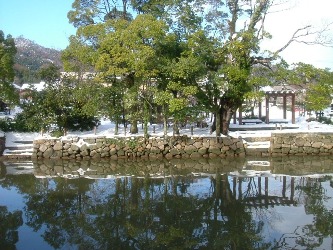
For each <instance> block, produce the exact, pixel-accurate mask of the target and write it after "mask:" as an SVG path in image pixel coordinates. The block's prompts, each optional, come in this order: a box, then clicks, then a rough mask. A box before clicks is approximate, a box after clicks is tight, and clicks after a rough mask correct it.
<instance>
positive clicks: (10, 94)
mask: <svg viewBox="0 0 333 250" xmlns="http://www.w3.org/2000/svg"><path fill="white" fill-rule="evenodd" d="M15 54H16V47H15V42H14V39H13V38H12V36H11V35H7V36H5V34H4V33H3V31H2V30H0V100H1V99H2V100H3V101H5V102H13V101H14V100H17V99H18V98H17V95H16V93H15V89H14V86H13V85H12V83H13V80H14V76H15V71H14V68H13V67H14V63H15V61H14V57H15Z"/></svg>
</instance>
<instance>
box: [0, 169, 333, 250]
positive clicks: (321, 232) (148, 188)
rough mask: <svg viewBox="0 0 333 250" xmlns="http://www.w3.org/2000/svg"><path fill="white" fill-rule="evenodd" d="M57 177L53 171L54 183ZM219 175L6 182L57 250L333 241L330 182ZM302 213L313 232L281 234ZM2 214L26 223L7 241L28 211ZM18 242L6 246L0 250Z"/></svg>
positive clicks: (301, 227)
mask: <svg viewBox="0 0 333 250" xmlns="http://www.w3.org/2000/svg"><path fill="white" fill-rule="evenodd" d="M132 164H133V163H132ZM66 167H67V165H65V166H64V169H65V168H66ZM146 167H147V166H146ZM35 168H36V169H38V168H39V166H37V167H35ZM43 168H45V165H43ZM36 169H35V171H37V170H36ZM55 169H56V167H55V166H54V165H51V166H49V168H48V169H46V170H45V171H48V172H47V173H48V174H46V175H45V177H46V176H47V175H49V176H50V172H52V171H54V170H55ZM58 169H59V168H58ZM64 169H63V170H61V171H62V173H64V172H63V171H65V170H64ZM75 169H76V170H75V171H79V172H82V171H90V170H91V169H92V167H91V166H86V167H85V168H84V167H82V166H80V168H78V167H77V168H75ZM80 169H81V170H80ZM89 169H90V170H89ZM127 169H128V168H127ZM213 169H214V171H213V172H212V171H211V170H212V168H210V171H208V172H202V171H199V172H198V174H196V173H193V172H192V170H191V169H185V170H184V169H181V170H179V168H177V166H175V167H174V168H173V167H169V168H165V169H163V171H160V172H159V174H155V175H154V176H153V177H152V176H151V173H149V171H146V170H142V171H141V175H136V176H131V175H130V174H129V173H123V174H120V173H119V169H117V170H116V171H113V172H112V171H110V172H108V173H105V176H104V177H108V178H100V179H89V178H77V177H78V176H74V175H72V177H75V178H73V179H70V178H68V176H65V175H63V176H65V177H67V178H64V177H61V176H60V177H52V178H35V177H34V176H33V175H4V178H3V179H2V180H1V182H0V185H1V188H10V187H15V188H17V190H18V193H20V194H21V195H22V196H23V197H24V207H22V211H24V220H25V224H26V225H27V226H29V227H30V228H32V229H33V231H35V232H37V231H39V232H42V235H41V237H42V238H43V239H44V241H45V242H47V244H48V245H49V246H51V247H52V248H53V249H67V248H71V249H298V248H306V249H314V248H316V247H317V248H318V247H321V246H322V245H323V242H325V241H327V238H330V237H332V228H333V225H332V221H333V213H332V206H329V205H328V204H329V202H331V201H330V200H331V198H332V187H331V186H330V182H332V178H331V176H325V177H322V178H309V177H291V176H287V175H278V176H276V175H273V176H272V175H266V172H260V171H257V172H256V174H255V175H254V176H251V177H250V176H249V175H248V174H244V173H243V172H242V171H241V168H238V170H237V171H236V172H231V171H225V168H223V167H220V166H218V165H214V168H213ZM136 171H138V170H137V169H136ZM2 172H3V171H2ZM95 174H96V173H95ZM57 175H61V174H59V173H58V174H57ZM94 176H95V177H96V175H94ZM85 177H89V176H88V175H87V176H85ZM90 177H91V176H90ZM0 194H1V189H0ZM330 204H332V202H331V203H330ZM296 207H298V208H299V207H304V216H309V215H311V216H312V217H311V219H312V218H313V223H312V224H311V223H302V222H299V224H293V226H294V228H289V229H288V230H289V231H288V232H280V231H279V230H277V229H275V228H274V227H275V226H276V225H277V224H279V223H283V220H286V218H284V217H283V213H282V212H281V211H290V212H288V213H292V211H293V208H296ZM280 208H281V209H282V208H283V209H287V210H280ZM1 211H2V212H1V216H2V217H1V218H2V221H5V220H7V221H9V220H10V219H11V218H12V217H13V216H14V214H15V216H16V217H17V218H16V219H15V220H14V221H16V222H17V223H16V224H15V223H14V224H13V223H12V224H8V225H10V226H7V228H6V227H1V229H2V230H5V231H4V232H7V234H2V235H8V232H9V231H13V230H14V231H13V232H15V230H16V231H19V230H20V226H22V212H21V211H18V212H15V213H14V212H8V211H7V210H6V209H4V210H1ZM20 212H21V213H20ZM20 216H21V217H20ZM20 218H21V219H20ZM18 241H19V239H16V240H11V239H9V238H1V242H0V246H3V245H4V244H7V243H8V242H9V244H12V245H13V246H15V244H16V243H17V242H18ZM6 242H7V243H6ZM1 244H2V245H1Z"/></svg>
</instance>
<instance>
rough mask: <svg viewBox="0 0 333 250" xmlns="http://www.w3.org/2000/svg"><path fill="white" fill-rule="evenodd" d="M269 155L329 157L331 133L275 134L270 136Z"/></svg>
mask: <svg viewBox="0 0 333 250" xmlns="http://www.w3.org/2000/svg"><path fill="white" fill-rule="evenodd" d="M270 151H271V152H270V153H271V155H272V156H283V155H331V154H333V133H329V132H312V133H309V132H298V133H283V132H275V133H272V135H271V146H270Z"/></svg>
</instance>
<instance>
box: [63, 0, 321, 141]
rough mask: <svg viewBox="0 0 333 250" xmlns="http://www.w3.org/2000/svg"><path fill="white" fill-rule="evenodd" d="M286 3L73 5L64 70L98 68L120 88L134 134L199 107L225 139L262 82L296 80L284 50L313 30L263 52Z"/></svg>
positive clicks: (187, 0)
mask: <svg viewBox="0 0 333 250" xmlns="http://www.w3.org/2000/svg"><path fill="white" fill-rule="evenodd" d="M282 3H283V1H280V0H261V1H248V0H229V1H222V0H210V1H202V0H182V1H180V0H168V1H159V0H156V1H142V0H132V1H129V0H122V1H108V0H107V1H101V0H94V1H85V0H75V1H74V2H73V5H72V8H73V9H72V10H71V11H70V12H69V13H68V18H69V21H70V22H71V23H72V24H73V25H74V26H75V27H77V28H78V30H77V34H76V35H75V36H73V37H71V38H70V45H69V46H68V47H67V49H66V50H65V51H64V52H63V60H64V64H65V69H67V70H72V71H73V70H74V71H76V72H79V71H80V72H82V71H86V70H90V71H94V72H95V73H96V76H97V79H98V80H99V81H100V82H101V83H107V84H108V86H109V88H113V87H112V86H114V89H115V90H117V89H118V90H121V93H119V95H120V94H121V95H122V101H121V104H122V106H123V108H122V109H123V116H125V113H126V116H127V119H129V120H130V122H131V125H132V127H131V132H132V133H135V132H136V131H137V127H136V126H137V125H136V122H137V121H138V120H141V121H143V122H144V124H145V125H146V124H147V122H148V120H149V117H150V116H151V115H152V112H158V111H157V110H160V112H162V113H163V115H162V116H163V120H164V123H165V124H166V121H167V119H168V116H172V117H173V118H174V119H175V123H176V125H177V123H178V122H180V121H181V120H182V119H186V117H187V116H191V115H193V110H199V111H201V112H205V111H206V112H207V111H209V112H212V113H214V114H215V115H214V117H215V123H214V124H215V126H214V128H213V130H214V129H216V135H217V136H219V135H220V133H222V134H225V135H226V134H228V130H229V123H230V120H231V118H232V116H233V115H234V113H235V112H236V110H237V109H238V108H239V107H240V106H241V105H242V103H243V102H244V100H245V99H246V98H247V97H248V96H249V93H251V92H253V91H254V90H257V89H258V86H260V85H262V84H266V85H267V84H270V83H274V82H278V81H280V80H281V79H282V80H286V79H288V81H292V79H294V80H295V79H296V78H297V76H296V75H295V72H293V71H291V70H290V69H289V65H288V64H287V63H285V62H284V61H283V59H281V58H280V57H279V53H280V52H281V51H283V50H284V49H285V48H286V47H287V46H289V45H290V44H291V43H292V42H294V41H300V40H299V39H301V38H302V37H303V36H304V31H305V32H306V31H307V30H308V29H309V26H305V27H300V29H298V30H296V31H295V33H294V34H293V35H292V37H291V38H290V40H289V41H288V42H287V43H286V44H283V45H281V48H280V49H278V50H277V51H271V52H269V51H263V50H262V49H261V47H260V45H261V42H262V41H263V40H264V39H271V38H272V37H271V35H270V34H269V32H268V31H267V30H266V26H265V25H264V24H265V18H266V16H267V15H268V14H269V11H270V9H271V8H272V7H274V6H276V5H277V4H282ZM268 28H269V27H268ZM322 32H323V31H320V32H318V35H320V34H322ZM311 34H313V32H312V33H311ZM317 41H320V40H317ZM298 69H299V70H302V68H301V67H298ZM303 70H305V68H303ZM307 72H308V71H307ZM324 75H325V74H320V76H324ZM114 79H117V82H118V84H115V81H114ZM297 79H299V78H297ZM326 79H327V78H326ZM119 84H120V85H121V86H122V87H121V88H119ZM324 85H325V84H324ZM324 85H320V86H321V87H323V86H324ZM312 90H313V91H314V92H313V93H318V91H319V92H320V91H322V90H320V88H319V87H316V88H313V89H312ZM326 90H327V88H326ZM109 93H112V91H111V92H109ZM309 93H310V92H309ZM112 95H113V97H115V96H116V95H115V93H114V92H113V94H112ZM111 99H112V100H113V102H114V100H115V99H114V98H110V105H112V101H111ZM105 100H106V99H105ZM140 103H142V104H143V106H141V107H140ZM325 103H326V99H325ZM105 106H108V105H105ZM154 110H155V111H154ZM161 110H162V111H161ZM117 113H118V115H117V117H120V114H119V112H117ZM123 118H124V117H123ZM175 129H177V126H176V127H175Z"/></svg>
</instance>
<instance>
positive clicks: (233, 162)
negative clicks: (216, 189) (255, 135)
mask: <svg viewBox="0 0 333 250" xmlns="http://www.w3.org/2000/svg"><path fill="white" fill-rule="evenodd" d="M33 166H34V174H35V176H37V177H66V178H79V177H87V178H108V177H110V176H115V175H133V176H156V177H163V176H168V175H179V174H189V173H207V174H215V173H216V172H217V171H218V172H220V173H236V174H237V175H240V176H241V175H243V174H246V173H247V172H248V171H254V172H258V173H257V175H265V174H267V173H268V174H287V175H311V174H313V173H332V172H333V156H322V157H320V158H319V157H315V156H298V157H273V158H263V159H262V158H260V160H258V159H257V158H253V159H252V158H236V159H235V158H230V159H228V158H225V159H220V158H215V159H205V158H199V159H196V160H194V159H170V160H166V159H159V160H149V159H145V160H142V159H139V160H135V161H133V160H127V159H118V160H112V159H99V160H80V161H75V160H50V159H48V160H46V159H39V160H37V159H36V160H34V161H33Z"/></svg>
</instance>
